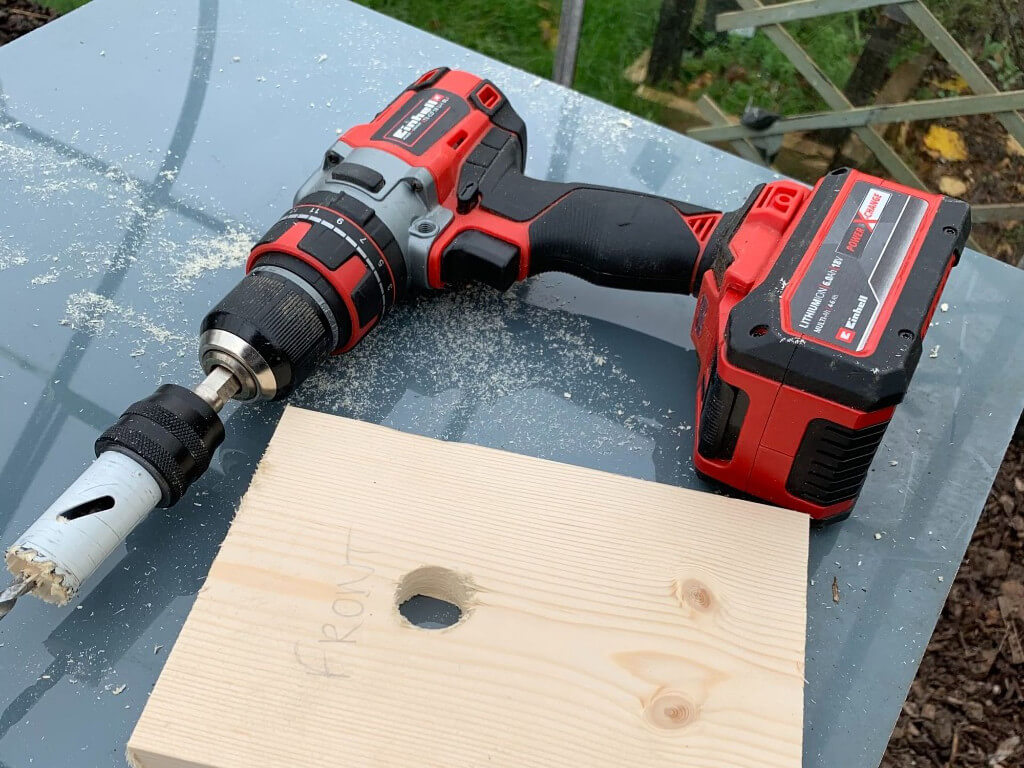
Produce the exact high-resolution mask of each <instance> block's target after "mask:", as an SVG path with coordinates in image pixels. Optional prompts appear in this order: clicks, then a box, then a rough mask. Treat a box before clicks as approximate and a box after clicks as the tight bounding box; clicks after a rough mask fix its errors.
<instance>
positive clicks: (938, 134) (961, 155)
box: [924, 125, 967, 162]
mask: <svg viewBox="0 0 1024 768" xmlns="http://www.w3.org/2000/svg"><path fill="white" fill-rule="evenodd" d="M924 146H925V148H926V149H928V150H929V152H930V153H931V154H932V155H933V156H934V157H939V158H942V159H943V160H948V161H950V162H959V161H962V160H966V159H967V144H965V143H964V137H963V136H961V135H960V134H959V133H958V132H957V131H954V130H953V129H952V128H945V127H943V126H941V125H933V126H931V127H930V128H929V129H928V133H926V134H925V137H924Z"/></svg>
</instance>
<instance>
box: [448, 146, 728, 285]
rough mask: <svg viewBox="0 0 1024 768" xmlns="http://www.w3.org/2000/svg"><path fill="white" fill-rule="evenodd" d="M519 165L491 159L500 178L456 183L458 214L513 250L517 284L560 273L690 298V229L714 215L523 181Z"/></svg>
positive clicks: (642, 197) (510, 159)
mask: <svg viewBox="0 0 1024 768" xmlns="http://www.w3.org/2000/svg"><path fill="white" fill-rule="evenodd" d="M506 154H507V155H508V156H507V157H505V156H504V155H506ZM520 163H521V159H520V158H519V156H518V155H517V154H516V155H513V154H511V153H507V150H505V151H503V152H501V153H499V154H498V157H497V158H496V160H495V161H494V163H492V168H493V166H494V165H499V164H503V165H505V168H504V170H503V172H501V173H500V174H495V173H488V174H486V175H485V176H484V179H483V180H482V182H481V183H480V184H479V185H478V184H477V183H476V182H475V180H471V181H470V182H469V183H467V184H460V197H459V203H460V205H464V206H466V207H465V208H464V210H465V212H466V213H469V212H470V211H471V210H472V211H473V212H475V209H476V208H477V207H479V208H480V209H482V210H483V211H484V212H486V214H487V221H488V223H489V224H490V225H492V229H493V230H494V234H497V235H499V236H502V237H504V239H506V240H507V241H509V242H514V243H516V244H517V246H518V247H519V250H520V251H521V252H522V259H523V262H524V264H525V266H524V267H522V268H521V269H519V273H518V276H519V277H526V276H528V275H535V274H538V273H540V272H566V273H568V274H571V275H576V276H578V277H581V278H583V279H584V280H587V281H589V282H591V283H596V284H597V285H604V286H608V287H611V288H627V289H633V290H644V291H662V292H671V293H689V292H690V290H691V286H692V284H693V275H694V270H695V267H696V264H697V261H698V259H699V258H700V255H701V249H702V245H701V243H702V241H701V239H699V238H698V236H697V235H696V234H695V230H696V231H703V230H702V229H701V228H700V227H699V226H695V223H697V222H699V221H702V220H703V221H704V222H709V221H711V220H713V221H715V222H717V218H718V216H719V214H717V213H715V212H712V211H708V210H706V209H704V208H699V207H697V206H693V205H689V204H687V203H682V202H678V201H675V200H668V199H666V198H663V197H658V196H656V195H650V194H645V193H642V192H632V191H629V190H624V189H613V188H611V187H602V186H597V185H593V184H563V183H559V182H553V181H542V180H540V179H534V178H530V177H529V176H525V175H523V173H522V171H521V170H520V167H521V165H520ZM460 212H462V211H460ZM711 228H713V224H712V225H711ZM506 274H507V273H506ZM505 279H506V283H507V281H508V278H507V277H506V278H505ZM488 282H491V283H492V284H498V283H500V281H488ZM506 287H507V285H506Z"/></svg>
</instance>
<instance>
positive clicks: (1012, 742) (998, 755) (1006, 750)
mask: <svg viewBox="0 0 1024 768" xmlns="http://www.w3.org/2000/svg"><path fill="white" fill-rule="evenodd" d="M1019 746H1020V736H1009V737H1007V738H1005V739H1003V740H1002V741H1000V742H999V744H998V745H997V746H996V751H995V752H993V753H992V755H991V757H989V759H988V764H989V765H990V766H992V768H997V767H998V766H1000V765H1003V764H1004V763H1005V762H1006V761H1007V760H1009V759H1010V758H1011V757H1013V753H1014V752H1016V751H1017V747H1019Z"/></svg>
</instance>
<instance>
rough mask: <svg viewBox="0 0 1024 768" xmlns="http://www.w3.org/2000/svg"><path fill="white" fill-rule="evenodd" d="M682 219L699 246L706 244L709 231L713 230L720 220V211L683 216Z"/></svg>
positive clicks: (709, 234)
mask: <svg viewBox="0 0 1024 768" xmlns="http://www.w3.org/2000/svg"><path fill="white" fill-rule="evenodd" d="M683 220H684V221H685V222H686V225H687V226H688V227H689V228H690V230H691V231H692V232H693V236H694V237H696V238H697V242H698V243H700V245H701V248H703V247H704V246H705V245H707V242H708V240H709V239H710V238H711V233H712V232H714V231H715V227H716V226H718V222H719V221H721V220H722V214H720V213H701V214H698V215H696V216H684V217H683Z"/></svg>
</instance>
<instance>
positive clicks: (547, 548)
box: [128, 408, 808, 768]
mask: <svg viewBox="0 0 1024 768" xmlns="http://www.w3.org/2000/svg"><path fill="white" fill-rule="evenodd" d="M312 457H317V458H316V459H313V458H312ZM807 538H808V526H807V519H806V518H805V517H804V516H803V515H800V514H798V513H795V512H790V511H786V510H781V509H776V508H773V507H768V506H764V505H760V504H755V503H752V502H746V501H738V500H735V499H729V498H726V497H723V496H716V495H710V494H704V493H699V492H696V491H691V490H686V489H680V488H675V487H671V486H667V485H662V484H658V483H653V482H647V481H643V480H636V479H631V478H625V477H620V476H618V475H612V474H608V473H603V472H598V471H595V470H589V469H583V468H580V467H573V466H568V465H563V464H558V463H554V462H550V461H543V460H540V459H534V458H528V457H524V456H519V455H515V454H510V453H505V452H502V451H496V450H492V449H487V448H481V447H477V446H471V445H463V444H458V443H445V442H439V441H435V440H431V439H428V438H423V437H417V436H413V435H407V434H403V433H400V432H396V431H394V430H391V429H388V428H385V427H379V426H374V425H370V424H365V423H362V422H357V421H351V420H348V419H343V418H340V417H336V416H328V415H324V414H320V413H315V412H312V411H305V410H301V409H297V408H288V409H287V410H286V411H285V414H284V416H283V417H282V419H281V423H280V425H279V426H278V429H277V432H276V434H275V435H274V438H273V440H272V441H271V442H270V445H269V447H268V449H267V452H266V455H265V456H264V458H263V460H262V462H261V463H260V466H259V469H258V471H257V472H256V475H255V477H254V478H253V482H252V485H251V487H250V489H249V491H248V493H247V494H246V496H245V497H244V499H243V500H242V504H241V507H240V509H239V511H238V515H237V517H236V519H235V521H234V523H233V524H232V527H231V530H230V532H229V533H228V536H227V538H226V540H225V542H224V545H223V547H222V549H221V551H220V553H219V554H218V556H217V558H216V560H215V562H214V563H213V566H212V568H211V570H210V575H209V577H208V578H207V581H206V584H205V585H204V587H203V588H202V590H201V591H200V593H199V595H198V597H197V599H196V602H195V606H194V607H193V609H192V612H191V614H190V615H189V617H188V620H187V621H186V623H185V626H184V628H183V629H182V632H181V635H180V637H179V638H178V640H177V642H176V643H175V646H174V649H173V651H172V652H171V654H170V657H169V658H168V661H167V665H166V667H165V669H164V671H163V674H162V675H161V676H160V679H159V681H158V683H157V685H156V688H155V689H154V691H153V693H152V695H151V696H150V699H149V702H148V703H147V705H146V707H145V711H144V712H143V714H142V717H141V719H140V721H139V723H138V725H137V727H136V729H135V732H134V733H133V735H132V737H131V740H130V742H129V745H128V757H129V761H130V762H131V763H132V764H133V765H134V766H138V767H139V768H253V767H254V766H260V768H276V767H277V766H281V768H284V767H285V766H287V767H288V768H292V767H293V766H334V765H344V766H346V768H370V767H371V766H372V767H373V768H433V767H435V766H436V767H437V768H476V767H477V766H493V767H494V768H550V767H551V766H588V767H592V768H622V767H623V766H630V768H669V767H671V768H680V767H681V766H686V767H687V768H703V767H705V766H706V767H707V768H723V766H749V768H769V767H774V766H779V767H782V766H785V767H786V768H798V766H799V765H800V760H801V742H802V730H803V724H802V710H803V668H804V637H805V635H804V632H805V629H804V627H805V618H806V605H805V599H806V591H805V590H806V573H807ZM410 573H412V574H413V576H411V577H409V578H406V576H407V574H410ZM410 592H420V593H423V594H429V595H431V596H433V597H439V598H442V599H448V600H450V601H451V602H455V603H456V604H458V605H459V606H460V607H461V608H462V609H463V618H462V620H461V621H460V622H459V623H458V624H456V625H455V626H452V627H449V628H446V629H440V630H430V629H424V628H421V627H415V626H412V625H411V624H409V623H408V622H407V621H406V620H405V619H404V618H402V616H401V615H400V614H399V612H398V609H397V604H396V603H397V602H400V601H401V600H402V599H404V598H405V597H407V596H408V594H409V593H410Z"/></svg>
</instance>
